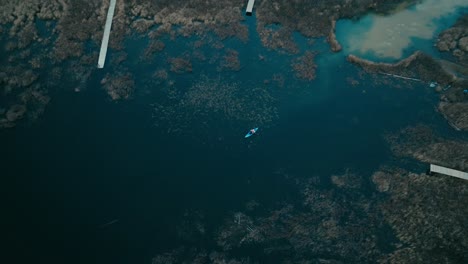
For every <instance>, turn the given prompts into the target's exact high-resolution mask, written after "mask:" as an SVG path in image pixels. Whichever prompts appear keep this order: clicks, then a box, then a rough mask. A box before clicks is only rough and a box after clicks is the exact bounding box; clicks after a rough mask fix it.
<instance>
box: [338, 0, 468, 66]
mask: <svg viewBox="0 0 468 264" xmlns="http://www.w3.org/2000/svg"><path fill="white" fill-rule="evenodd" d="M433 2H434V1H433V0H426V1H422V2H421V3H419V4H417V5H415V6H413V7H410V8H408V9H406V10H402V11H399V12H397V13H396V14H394V15H391V16H379V15H375V14H369V15H366V16H364V17H362V18H360V19H359V20H356V21H353V20H349V19H342V20H339V21H338V22H337V24H336V36H337V40H338V41H339V42H340V43H341V45H342V47H343V52H344V53H345V54H346V55H347V54H354V55H357V56H360V57H363V58H366V59H370V60H376V61H388V62H391V61H397V60H399V59H402V58H405V57H407V56H409V55H410V54H412V53H413V52H415V51H417V50H421V51H423V52H425V53H427V54H429V55H431V56H433V57H436V58H438V57H440V54H439V52H438V51H437V49H436V48H435V47H434V44H435V41H434V40H435V39H436V38H437V36H438V35H439V33H440V32H442V31H443V30H444V29H447V28H449V27H450V26H451V25H453V24H454V23H455V21H456V20H457V18H458V17H460V16H461V14H465V13H466V12H467V11H468V9H467V8H468V5H467V4H466V3H465V2H464V1H459V0H451V1H443V2H440V1H435V2H437V3H433Z"/></svg>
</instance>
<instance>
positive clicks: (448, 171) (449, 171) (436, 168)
mask: <svg viewBox="0 0 468 264" xmlns="http://www.w3.org/2000/svg"><path fill="white" fill-rule="evenodd" d="M429 170H430V172H431V173H432V172H435V173H440V174H444V175H448V176H452V177H455V178H460V179H464V180H468V173H466V172H463V171H458V170H454V169H449V168H445V167H442V166H438V165H434V164H431V167H430V169H429Z"/></svg>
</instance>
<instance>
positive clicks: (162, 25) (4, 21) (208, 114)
mask: <svg viewBox="0 0 468 264" xmlns="http://www.w3.org/2000/svg"><path fill="white" fill-rule="evenodd" d="M245 2H246V1H244V0H234V1H232V0H204V1H201V0H190V1H182V0H179V1H174V0H161V1H144V0H130V1H118V2H117V7H116V12H115V17H114V22H113V25H112V36H111V38H110V40H111V42H110V48H112V49H113V51H114V54H113V57H112V58H109V59H110V63H109V65H110V67H113V68H112V71H110V72H105V74H103V77H101V78H99V80H98V81H100V82H99V84H100V85H101V86H100V88H101V89H102V90H103V91H104V92H105V93H107V95H108V96H109V98H110V99H111V100H116V101H119V100H129V99H131V98H135V97H136V96H135V95H137V94H138V92H139V91H140V90H143V89H148V90H151V91H149V92H148V93H150V92H152V93H154V94H157V95H158V96H159V98H158V100H157V101H156V102H150V104H151V110H152V114H153V120H152V121H153V122H154V125H155V126H158V127H160V128H163V129H164V130H165V131H167V133H171V134H176V135H180V134H184V133H188V131H190V133H192V134H196V133H197V132H198V131H194V130H195V129H194V127H197V128H198V129H202V130H210V131H213V130H215V129H216V125H215V124H217V123H220V122H222V123H224V124H225V123H227V126H228V127H229V126H234V125H237V126H238V125H239V124H242V126H245V127H250V126H251V125H255V126H261V127H262V128H264V127H268V126H273V125H274V122H275V121H276V120H278V119H279V118H278V116H279V110H278V109H279V104H280V102H278V100H277V98H276V97H275V92H276V91H277V90H274V89H271V87H270V86H269V84H276V85H277V86H278V87H280V88H282V87H284V86H285V83H286V82H287V74H288V73H292V75H295V77H296V78H297V79H302V80H304V81H312V80H314V79H315V78H316V77H317V76H316V74H317V65H316V63H315V59H316V57H315V56H316V54H317V52H316V51H314V50H307V51H305V52H303V53H301V51H300V49H299V47H298V44H297V43H296V42H295V40H294V38H293V32H299V33H301V34H302V35H303V36H306V37H308V38H319V37H327V38H326V39H327V41H328V42H329V43H330V45H331V49H332V51H334V52H339V51H340V49H341V46H340V44H339V43H338V42H337V41H336V37H335V35H334V26H335V22H336V21H337V20H339V19H342V18H351V19H357V18H359V17H360V16H362V15H364V14H366V13H368V12H370V11H374V12H378V13H388V12H391V10H393V9H395V8H401V6H406V5H410V4H412V3H414V2H416V1H414V0H394V1H384V0H349V1H339V0H332V1H325V0H319V1H308V0H297V1H289V0H276V1H258V0H257V3H256V12H255V16H256V19H257V26H256V32H255V34H258V35H259V37H260V41H261V43H262V45H263V47H265V48H267V49H269V50H270V51H274V52H281V53H287V54H288V55H289V56H290V57H289V64H286V67H287V69H288V70H289V71H284V72H281V73H276V74H274V75H273V76H271V79H267V80H260V83H253V84H249V85H245V84H244V83H241V82H239V81H237V80H236V79H234V78H228V77H226V75H227V74H226V72H228V73H231V74H235V73H237V72H239V71H241V70H242V67H243V66H244V65H245V64H247V63H248V62H247V61H244V60H243V59H242V61H241V59H240V57H241V56H240V55H241V54H240V51H238V50H235V49H233V48H229V47H225V46H224V45H225V42H223V40H227V39H235V40H236V41H239V43H246V42H247V41H248V40H249V36H250V34H252V32H249V29H248V27H247V25H246V23H244V20H245V17H244V16H243V12H244V10H243V8H244V7H245ZM107 5H108V2H107V1H87V0H86V1H85V0H40V1H20V0H5V1H3V3H2V10H1V11H0V33H1V39H0V40H1V43H2V44H3V45H2V47H1V48H2V52H1V53H0V62H1V65H0V94H1V96H0V128H12V127H14V126H16V125H17V124H19V123H20V122H22V121H23V120H27V121H32V120H36V119H38V118H39V117H40V116H41V115H42V114H43V112H44V111H45V109H46V105H47V104H48V103H49V101H50V100H51V99H52V98H53V94H54V93H55V92H57V91H68V92H72V91H73V92H80V91H82V90H84V89H86V88H87V87H86V86H87V85H88V84H89V83H90V82H91V79H92V76H93V74H94V73H95V68H96V62H97V58H98V47H99V44H100V40H101V34H102V30H103V24H104V20H105V17H106V11H107V7H108V6H107ZM466 25H467V18H466V16H465V17H463V18H462V19H461V20H460V21H459V22H457V24H456V25H455V26H454V27H453V28H451V29H447V30H446V31H444V32H442V33H441V35H440V36H439V39H438V42H437V47H438V48H439V50H440V51H446V52H450V54H451V55H452V56H453V58H452V59H454V58H455V59H454V61H453V62H452V63H456V64H457V65H458V66H460V65H461V66H463V67H464V65H465V64H466V63H467V56H468V32H467V30H466ZM131 38H135V39H143V38H144V39H145V41H147V42H145V43H144V47H143V49H142V55H141V56H140V57H138V56H137V58H136V59H135V58H131V56H129V55H128V54H127V53H126V52H127V51H126V49H125V40H128V39H131ZM178 38H183V39H185V40H188V39H190V41H191V42H190V43H191V47H193V49H192V50H189V51H183V52H180V53H177V54H172V53H171V52H170V51H168V50H170V48H171V47H170V45H169V44H168V42H167V41H168V40H170V41H175V40H177V39H178ZM206 49H210V51H212V52H213V55H212V56H208V55H207V54H205V50H206ZM158 54H161V57H163V58H164V59H163V60H161V61H158V66H157V67H155V69H153V70H152V71H151V73H150V74H149V75H148V76H146V77H145V78H144V80H139V79H138V77H137V75H138V74H140V75H139V76H141V75H142V74H141V73H138V72H136V71H137V70H136V71H135V72H133V71H132V70H131V67H129V65H128V64H130V63H135V64H142V65H143V66H144V65H148V64H151V63H153V62H154V58H156V57H157V55H158ZM158 58H159V57H158ZM130 59H135V60H134V61H132V62H130ZM253 59H255V60H257V59H258V60H261V61H264V60H266V59H265V57H264V56H263V55H258V58H257V57H254V58H253ZM268 59H269V58H268ZM200 62H202V63H206V64H209V65H214V67H215V68H216V70H217V72H216V74H217V75H218V76H219V77H212V76H206V75H203V74H195V72H196V70H197V69H196V67H197V63H200ZM348 62H350V63H353V64H355V65H357V66H358V67H360V68H362V72H361V74H362V75H363V76H364V75H365V76H366V77H369V76H373V77H372V78H374V80H377V79H378V81H380V82H382V83H385V82H388V80H390V78H393V77H389V76H388V74H390V75H399V76H404V77H407V78H413V79H417V80H416V81H418V82H423V83H427V84H428V85H429V83H432V82H433V83H435V85H434V86H436V87H434V90H435V91H437V92H439V93H440V96H441V101H440V102H439V104H438V110H439V111H440V112H441V113H442V115H444V117H445V118H446V119H447V120H448V121H449V122H450V124H451V125H452V126H453V127H454V128H455V129H457V130H460V131H462V132H466V131H468V115H467V112H468V106H467V105H468V95H467V94H466V93H464V92H463V91H464V89H467V88H468V82H467V80H466V78H465V77H464V76H463V74H460V72H454V71H451V70H450V69H452V68H450V67H448V66H447V65H451V64H447V63H445V64H444V63H442V62H440V61H437V60H435V59H433V58H431V57H430V56H428V55H425V54H423V53H422V52H416V53H414V54H413V55H411V56H410V57H408V58H406V59H404V60H402V61H400V62H398V63H393V64H391V63H378V62H372V61H368V60H364V59H362V58H358V57H356V56H353V55H350V56H349V57H348ZM465 66H466V65H465ZM106 67H107V66H106ZM337 70H339V69H337ZM382 73H385V74H387V75H383V74H382ZM174 76H178V77H184V78H185V77H187V76H189V77H188V79H189V81H187V80H186V79H185V80H184V81H185V82H182V81H181V83H182V84H180V83H178V82H176V81H175V80H174V79H175V78H176V77H174ZM261 81H263V83H261ZM348 81H349V83H350V84H352V85H353V86H357V85H359V83H360V81H361V79H360V81H357V80H355V79H353V77H349V78H348ZM63 83H67V85H64V84H63ZM140 84H142V85H140ZM403 84H404V85H406V84H408V83H403ZM407 86H408V87H409V86H410V85H409V84H408V85H407ZM139 89H140V90H139ZM325 114H326V113H325ZM307 122H314V121H313V120H307ZM319 125H320V124H318V125H317V126H318V128H317V129H320V127H319ZM384 136H385V140H386V141H387V143H388V147H389V149H390V150H391V152H392V154H393V157H394V158H397V159H412V160H414V162H416V163H418V164H422V163H431V162H432V163H438V164H440V165H444V166H448V167H451V168H456V169H460V170H468V162H467V161H468V143H467V142H466V140H465V141H463V140H460V139H447V138H445V137H444V136H443V135H437V134H436V133H435V132H434V131H433V130H432V129H431V128H430V127H427V126H424V125H421V126H410V127H407V128H404V129H402V130H401V131H396V132H395V131H390V132H389V133H388V134H387V135H384ZM301 176H303V175H301ZM309 176H310V175H307V177H306V178H300V177H298V178H295V179H294V180H295V183H294V184H295V192H296V195H297V196H299V197H300V200H299V201H282V200H281V201H278V202H277V204H276V205H275V206H271V207H261V206H258V205H257V206H253V204H256V202H255V201H254V202H251V203H250V204H249V205H246V208H245V209H244V210H239V211H237V212H230V213H227V214H226V216H225V220H224V221H223V222H222V223H218V226H217V228H216V229H215V230H207V229H206V228H205V226H206V225H208V224H206V223H205V222H206V221H207V220H206V219H207V217H204V215H203V212H198V211H197V212H196V213H188V214H187V216H186V219H184V221H183V222H182V223H181V224H179V225H178V228H179V230H178V234H179V236H180V239H181V240H182V241H184V243H185V244H184V245H183V246H181V247H180V248H176V249H174V250H169V251H168V252H166V253H161V254H160V255H157V256H155V257H154V259H153V264H159V263H232V264H234V263H259V262H264V263H275V262H276V263H285V264H286V263H376V262H377V263H378V262H380V263H427V262H437V263H468V255H467V251H466V248H468V233H467V230H468V229H467V228H466V226H468V220H467V218H466V215H468V211H467V207H466V206H465V205H466V203H467V202H468V183H467V182H464V181H460V180H457V179H451V178H448V177H445V176H441V175H436V176H428V175H425V174H421V173H419V172H412V171H410V170H409V169H402V168H399V167H398V166H397V165H395V166H392V167H387V166H383V167H381V168H380V169H379V170H377V171H375V172H374V173H373V174H372V175H362V174H360V173H358V172H353V170H352V169H351V170H346V171H345V172H343V173H342V174H341V175H321V176H320V177H319V176H310V177H309ZM327 176H329V177H327ZM285 178H286V176H285ZM284 181H291V178H288V179H285V180H284ZM191 220H194V221H193V222H192V221H191ZM189 223H191V224H189ZM193 223H195V224H193ZM200 240H204V241H210V242H209V243H207V244H208V245H210V246H206V245H199V244H197V242H198V241H200ZM246 252H247V253H246ZM251 252H255V253H256V254H255V256H251V254H250V253H251Z"/></svg>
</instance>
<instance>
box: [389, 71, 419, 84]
mask: <svg viewBox="0 0 468 264" xmlns="http://www.w3.org/2000/svg"><path fill="white" fill-rule="evenodd" d="M380 74H384V75H388V76H392V77H395V78H400V79H405V80H411V81H417V82H422V80H420V79H416V78H410V77H405V76H401V75H396V74H390V73H386V72H380Z"/></svg>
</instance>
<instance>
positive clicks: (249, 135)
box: [245, 127, 258, 138]
mask: <svg viewBox="0 0 468 264" xmlns="http://www.w3.org/2000/svg"><path fill="white" fill-rule="evenodd" d="M257 130H258V127H256V128H253V129H251V130H249V133H247V135H245V138H248V137H251V136H252V135H253V134H255V133H257Z"/></svg>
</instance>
